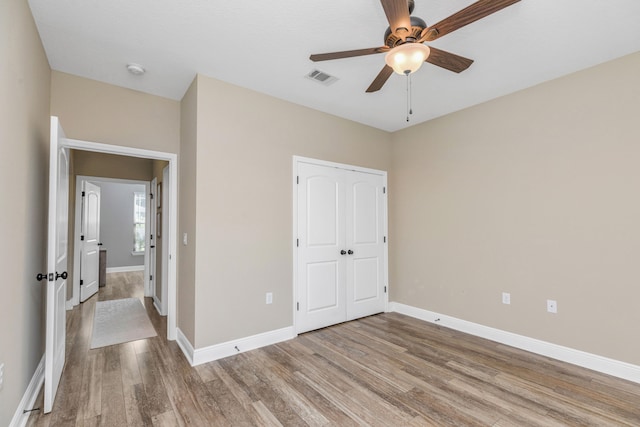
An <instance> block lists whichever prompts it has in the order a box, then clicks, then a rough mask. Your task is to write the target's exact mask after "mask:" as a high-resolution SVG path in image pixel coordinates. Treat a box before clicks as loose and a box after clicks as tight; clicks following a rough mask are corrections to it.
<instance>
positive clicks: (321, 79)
mask: <svg viewBox="0 0 640 427" xmlns="http://www.w3.org/2000/svg"><path fill="white" fill-rule="evenodd" d="M305 77H306V78H308V79H310V80H314V81H316V82H318V83H320V84H323V85H325V86H329V85H330V84H332V83H335V82H336V81H337V80H338V78H337V77H334V76H332V75H329V74H327V73H325V72H322V71H320V70H312V71H311V72H310V73H309V74H307V75H306V76H305Z"/></svg>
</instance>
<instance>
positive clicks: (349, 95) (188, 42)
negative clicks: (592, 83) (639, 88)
mask: <svg viewBox="0 0 640 427" xmlns="http://www.w3.org/2000/svg"><path fill="white" fill-rule="evenodd" d="M471 3H473V1H472V0H416V7H415V10H414V13H413V14H414V15H416V16H419V17H421V18H422V19H424V20H425V21H426V22H427V24H433V23H435V22H438V21H440V20H441V19H443V18H445V17H447V16H449V15H450V14H452V13H454V12H456V11H458V10H460V9H462V8H464V7H466V6H468V5H469V4H471ZM29 4H30V6H31V10H32V12H33V16H34V18H35V21H36V25H37V27H38V31H39V32H40V36H41V38H42V42H43V44H44V48H45V50H46V53H47V56H48V58H49V63H50V65H51V67H52V68H53V69H54V70H58V71H62V72H65V73H70V74H74V75H78V76H82V77H87V78H90V79H94V80H99V81H102V82H106V83H110V84H114V85H118V86H123V87H127V88H131V89H135V90H139V91H142V92H147V93H151V94H155V95H160V96H164V97H168V98H172V99H176V100H180V99H181V98H182V96H183V95H184V93H185V91H186V89H187V88H188V86H189V85H190V84H191V81H192V80H193V78H194V76H195V74H196V73H201V74H204V75H207V76H210V77H214V78H217V79H220V80H223V81H226V82H229V83H232V84H236V85H238V86H242V87H246V88H249V89H252V90H255V91H258V92H262V93H266V94H269V95H272V96H274V97H277V98H281V99H285V100H288V101H291V102H293V103H296V104H300V105H304V106H307V107H310V108H313V109H316V110H320V111H324V112H327V113H330V114H333V115H336V116H340V117H344V118H346V119H350V120H354V121H357V122H360V123H363V124H366V125H370V126H373V127H376V128H379V129H383V130H387V131H395V130H398V129H402V128H405V127H407V126H411V125H414V124H417V123H421V122H424V121H427V120H430V119H432V118H435V117H438V116H442V115H444V114H448V113H451V112H453V111H457V110H460V109H463V108H466V107H469V106H472V105H475V104H478V103H481V102H484V101H487V100H490V99H493V98H496V97H499V96H502V95H505V94H508V93H511V92H514V91H517V90H521V89H524V88H526V87H530V86H533V85H535V84H538V83H541V82H544V81H547V80H550V79H554V78H557V77H559V76H562V75H565V74H568V73H572V72H575V71H578V70H581V69H584V68H587V67H590V66H593V65H596V64H599V63H602V62H606V61H608V60H611V59H614V58H617V57H620V56H623V55H626V54H630V53H633V52H637V51H639V50H640V25H638V18H640V1H638V0H522V1H520V2H519V3H516V4H515V5H513V6H510V7H508V8H506V9H504V10H502V11H500V12H497V13H495V14H493V15H491V16H489V17H487V18H484V19H483V20H481V21H478V22H475V23H473V24H470V25H468V26H466V27H464V28H462V29H459V30H457V31H455V32H453V33H451V34H448V35H446V36H443V37H442V38H441V39H438V40H436V41H435V42H433V43H432V45H433V46H435V47H438V48H440V49H444V50H447V51H450V52H452V53H455V54H458V55H461V56H464V57H467V58H471V59H474V60H475V62H474V63H473V64H472V65H471V67H470V68H469V69H468V70H466V71H464V72H462V73H461V74H455V73H452V72H450V71H446V70H443V69H440V68H438V67H435V66H433V65H431V64H425V65H424V66H423V67H422V68H421V69H420V70H419V71H418V72H417V73H416V74H414V76H413V112H414V114H413V116H412V118H411V121H410V122H409V123H407V122H406V120H405V116H406V81H405V79H404V77H403V76H399V75H393V76H391V78H390V79H389V81H388V82H387V84H386V85H385V86H384V87H383V89H382V90H381V91H379V92H376V93H373V94H366V93H365V89H366V88H367V87H368V86H369V84H370V83H371V81H372V80H373V79H374V77H375V76H376V75H377V74H378V72H379V71H380V69H381V68H382V67H383V65H384V54H378V55H371V56H365V57H358V58H350V59H341V60H334V61H326V62H318V63H313V62H311V61H310V60H309V55H310V54H311V53H324V52H332V51H340V50H351V49H359V48H369V47H377V46H382V45H383V44H384V41H383V35H384V31H385V29H386V28H387V26H388V23H387V21H386V19H385V15H384V12H383V10H382V7H381V5H380V2H379V0H349V1H346V0H319V1H308V0H253V1H252V0H248V1H239V0H237V1H220V0H189V1H180V0H109V1H105V0H29ZM605 30H606V31H605ZM131 62H133V63H138V64H141V65H143V66H144V67H145V68H146V70H147V73H146V74H144V75H143V76H134V75H131V74H130V73H128V72H127V70H126V68H125V66H126V64H127V63H131ZM313 69H319V70H321V71H323V72H326V73H328V74H331V75H334V76H336V77H337V78H338V79H339V80H338V81H337V82H335V83H333V84H332V85H330V86H324V85H321V84H318V83H316V82H314V81H311V80H309V79H307V78H305V76H306V75H307V74H308V73H309V72H310V71H312V70H313Z"/></svg>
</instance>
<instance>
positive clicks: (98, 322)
mask: <svg viewBox="0 0 640 427" xmlns="http://www.w3.org/2000/svg"><path fill="white" fill-rule="evenodd" d="M156 335H157V334H156V330H155V329H154V328H153V325H152V324H151V321H150V320H149V317H148V316H147V312H146V310H145V309H144V306H143V305H142V302H141V301H140V300H139V299H138V298H124V299H116V300H111V301H98V302H96V312H95V317H94V319H93V336H92V337H91V348H99V347H106V346H108V345H114V344H121V343H123V342H128V341H136V340H141V339H144V338H149V337H155V336H156Z"/></svg>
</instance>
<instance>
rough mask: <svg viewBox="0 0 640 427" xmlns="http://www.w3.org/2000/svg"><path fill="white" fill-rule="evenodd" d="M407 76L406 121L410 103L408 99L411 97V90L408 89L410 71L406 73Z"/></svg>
mask: <svg viewBox="0 0 640 427" xmlns="http://www.w3.org/2000/svg"><path fill="white" fill-rule="evenodd" d="M406 76H407V122H408V121H409V111H411V105H410V99H411V92H410V91H409V81H410V79H411V77H409V76H411V74H410V73H406Z"/></svg>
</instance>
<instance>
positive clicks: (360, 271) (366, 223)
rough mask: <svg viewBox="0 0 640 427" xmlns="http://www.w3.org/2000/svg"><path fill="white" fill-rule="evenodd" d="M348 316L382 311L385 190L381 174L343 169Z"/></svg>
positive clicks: (383, 296)
mask: <svg viewBox="0 0 640 427" xmlns="http://www.w3.org/2000/svg"><path fill="white" fill-rule="evenodd" d="M346 188H347V190H346V191H347V197H346V201H347V204H346V207H347V224H346V245H347V284H348V285H347V318H348V319H349V320H351V319H357V318H359V317H364V316H369V315H371V314H375V313H380V312H383V311H384V308H385V302H386V295H385V292H384V291H385V280H384V279H385V277H386V276H385V267H386V266H385V252H384V247H385V246H384V244H385V242H384V231H385V214H386V211H385V200H384V199H385V197H386V196H385V190H384V178H383V176H381V175H377V174H371V173H364V172H357V171H348V172H347V173H346Z"/></svg>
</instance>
